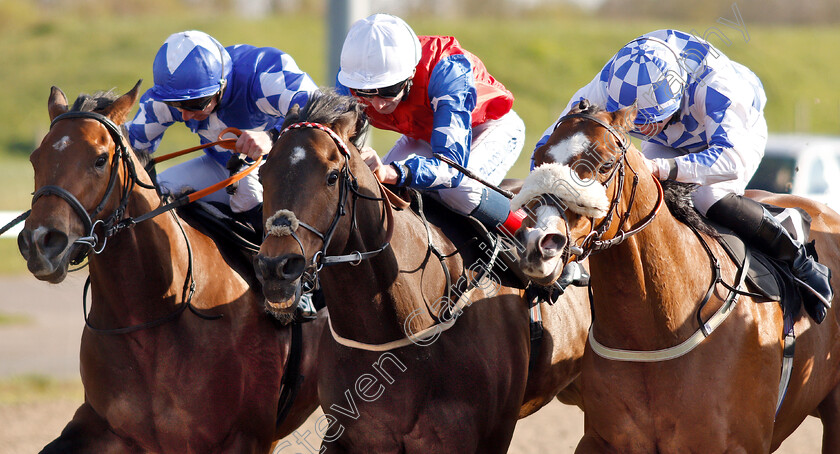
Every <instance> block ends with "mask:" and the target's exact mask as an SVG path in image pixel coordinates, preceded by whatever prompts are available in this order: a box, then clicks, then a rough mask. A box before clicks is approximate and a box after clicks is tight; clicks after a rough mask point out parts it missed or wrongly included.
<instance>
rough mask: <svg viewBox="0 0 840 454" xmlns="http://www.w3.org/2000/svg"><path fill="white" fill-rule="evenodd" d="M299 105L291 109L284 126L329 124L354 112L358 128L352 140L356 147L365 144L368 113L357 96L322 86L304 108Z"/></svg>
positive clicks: (311, 96) (310, 97)
mask: <svg viewBox="0 0 840 454" xmlns="http://www.w3.org/2000/svg"><path fill="white" fill-rule="evenodd" d="M298 107H299V106H297V105H295V106H294V107H292V108H291V109H289V113H288V114H287V115H286V120H285V121H284V122H283V128H285V127H287V126H289V125H291V124H293V123H299V122H302V121H308V122H310V123H320V124H324V125H329V124H333V123H335V122H336V121H337V120H338V119H339V117H341V116H342V115H344V114H346V113H348V112H352V113H354V114H355V115H356V129H355V133H354V134H353V135H351V137H350V141H351V142H352V143H353V145H354V146H356V148H359V147H361V146H362V145H363V144H364V141H365V136H366V134H367V131H368V121H367V115H365V105H364V104H362V103H361V102H359V100H357V99H356V98H354V97H352V96H343V95H340V94H338V92H336V91H335V90H334V89H332V88H321V89H320V90H319V91H316V92H314V93H312V95H310V96H309V102H307V103H306V105H305V106H303V108H300V109H298Z"/></svg>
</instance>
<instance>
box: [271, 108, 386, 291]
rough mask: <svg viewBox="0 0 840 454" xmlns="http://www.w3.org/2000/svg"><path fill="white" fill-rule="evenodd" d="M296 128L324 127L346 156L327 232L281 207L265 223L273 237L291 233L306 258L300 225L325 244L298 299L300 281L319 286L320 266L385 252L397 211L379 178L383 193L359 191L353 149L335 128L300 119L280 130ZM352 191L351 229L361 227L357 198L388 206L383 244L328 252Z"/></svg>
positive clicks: (307, 272)
mask: <svg viewBox="0 0 840 454" xmlns="http://www.w3.org/2000/svg"><path fill="white" fill-rule="evenodd" d="M293 129H298V130H299V129H318V130H321V131H323V132H325V133H327V134H328V135H329V136H330V138H331V139H332V140H333V142H335V144H336V146H337V147H338V149H339V151H340V152H341V154H342V156H343V157H344V165H343V166H342V167H341V170H340V171H339V180H340V181H339V189H338V202H337V206H336V210H335V214H334V215H333V219H332V221H331V222H330V226H329V227H328V228H327V230H326V232H324V233H322V232H320V231H319V230H318V229H317V228H315V227H313V226H312V225H310V224H307V223H306V222H303V221H301V220H300V219H297V217H296V216H295V214H294V213H292V212H291V211H288V210H280V211H278V212H277V213H275V214H274V215H273V216H271V217H270V218H269V219H268V220H267V221H266V226H265V227H266V232H267V233H268V234H269V235H274V236H285V235H289V236H291V237H292V238H294V240H295V241H296V242H297V243H298V246H299V247H300V250H301V254H302V255H303V256H304V258H305V257H306V250H305V248H304V246H303V243H302V242H301V241H300V238H298V236H297V234H296V233H295V230H296V229H297V226H300V227H303V228H304V229H306V230H308V231H310V232H312V233H313V234H315V236H317V237H318V238H320V239H321V243H322V246H321V249H319V250H317V251H315V253H314V254H313V255H312V259H311V262H310V263H309V265H307V267H306V268H305V270H304V273H303V275H301V278H300V280H299V281H298V284H297V289H296V292H295V293H296V295H295V296H296V298H300V293H301V288H300V285H301V284H300V282H301V281H304V280H306V281H308V282H310V283H311V285H313V286H315V285H317V284H316V283H317V280H318V273H319V272H320V271H321V269H322V268H323V267H324V266H328V265H337V264H339V263H349V264H350V265H352V266H356V265H359V264H360V263H361V262H362V260H367V259H369V258H371V257H373V256H375V255H377V254H379V253H380V252H382V251H384V250H385V249H387V248H388V247H389V246H390V243H391V238H392V237H393V234H394V214H393V211H392V208H391V204H390V202H389V201H388V197H387V194H386V191H385V188H384V187H383V186H382V184H381V183H379V180H376V181H377V183H378V184H379V189H380V193H381V194H382V197H371V196H367V195H364V194H362V193H360V192H359V183H358V180H357V178H356V176H355V175H353V172H352V171H351V170H350V149H349V148H348V147H347V144H346V143H344V140H342V139H341V137H339V135H338V134H336V133H335V131H333V130H332V129H330V128H329V127H327V126H325V125H323V124H320V123H311V122H300V123H294V124H291V125H289V126H287V127H286V128H285V129H283V131H281V132H280V136H279V137H282V136H283V134H285V133H287V132H289V131H290V130H293ZM279 137H278V140H279ZM350 193H352V194H353V197H354V203H353V208H352V209H353V212H352V226H351V228H354V229H355V228H358V226H357V224H356V203H355V199H357V198H362V199H366V200H374V201H379V202H383V204H384V206H385V214H386V222H387V224H388V225H387V230H386V233H385V241H384V243H383V244H382V246H380V247H379V248H377V249H374V250H371V251H366V252H361V251H354V252H352V253H351V254H347V255H327V248H328V247H329V245H330V242H331V241H332V237H333V235H334V234H335V230H336V227H337V226H338V222H339V221H340V220H341V217H342V216H344V215H346V214H347V212H346V210H345V205H346V204H347V196H348V194H350ZM278 221H279V222H280V224H277V222H278ZM279 225H282V227H283V228H280V229H278V228H276V227H277V226H279Z"/></svg>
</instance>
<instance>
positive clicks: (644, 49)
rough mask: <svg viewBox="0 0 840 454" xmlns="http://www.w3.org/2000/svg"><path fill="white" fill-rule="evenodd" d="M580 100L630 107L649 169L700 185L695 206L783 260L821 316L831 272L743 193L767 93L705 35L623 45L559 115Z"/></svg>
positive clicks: (758, 144) (763, 127)
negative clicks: (634, 108) (633, 109)
mask: <svg viewBox="0 0 840 454" xmlns="http://www.w3.org/2000/svg"><path fill="white" fill-rule="evenodd" d="M582 99H587V100H589V101H590V102H591V103H593V104H597V105H600V106H604V107H605V108H606V110H607V111H611V112H613V111H616V110H619V109H621V108H624V107H628V106H631V105H633V104H636V106H637V107H638V108H639V113H638V116H637V117H636V120H635V129H634V130H632V131H630V134H631V135H633V136H635V137H638V138H640V139H641V140H642V149H641V151H642V154H644V156H645V157H646V158H648V161H647V164H648V167H649V169H650V171H651V172H652V173H653V175H655V176H656V177H657V178H659V179H660V180H666V179H671V180H676V181H680V182H685V183H694V184H697V185H699V187H698V188H697V190H696V191H695V192H694V194H693V202H694V207H695V208H696V209H697V210H698V211H699V212H700V213H701V214H703V215H705V216H707V217H708V218H709V219H711V220H713V221H715V222H717V223H719V224H722V225H724V226H725V227H728V228H730V229H732V230H734V231H735V232H736V233H738V234H739V235H740V236H741V237H742V238H744V240H745V241H747V242H748V243H750V244H751V245H753V246H754V247H756V248H758V249H759V250H761V251H762V252H764V253H766V254H768V255H769V256H771V257H774V258H776V259H778V260H781V261H784V262H787V263H788V264H789V265H790V266H791V269H792V271H793V274H794V276H796V277H797V278H798V279H799V280H800V281H802V282H803V283H804V284H805V285H806V286H807V287H810V290H812V291H811V292H804V295H803V297H804V300H805V308H806V310H808V313H809V314H810V315H811V317H812V318H813V319H814V320H815V321H817V322H818V323H819V322H821V321H822V320H823V318H825V315H826V308H827V307H828V306H829V304H830V301H831V299H832V297H833V291H832V288H831V284H830V282H829V280H830V278H831V270H829V269H828V267H826V266H825V265H823V264H821V263H818V262H816V261H815V260H814V259H813V257H811V256H809V255H808V254H807V252H806V249H805V246H804V245H803V244H802V243H800V242H798V241H797V240H796V239H794V238H793V237H791V236H790V234H789V233H788V232H787V230H786V229H785V228H784V227H782V225H781V224H780V223H779V222H778V221H777V220H776V218H774V217H773V215H772V214H770V212H768V211H767V210H766V209H765V208H764V207H763V206H762V205H761V204H759V203H758V202H755V201H753V200H751V199H748V198H745V197H743V194H744V189H745V188H746V185H747V182H748V181H749V180H750V178H751V177H752V175H753V173H755V170H756V168H757V167H758V164H759V162H760V161H761V158H762V156H763V155H764V146H765V144H766V143H767V123H766V121H765V119H764V105H765V103H766V101H767V98H766V97H765V94H764V88H763V86H762V84H761V81H760V80H759V79H758V77H757V76H756V75H755V74H753V73H752V72H751V71H750V70H749V69H747V68H746V67H744V66H743V65H741V64H739V63H736V62H734V61H732V60H730V59H729V58H727V57H726V56H725V55H723V54H722V53H721V52H720V51H719V50H718V49H716V48H715V47H713V46H712V45H711V44H709V43H708V42H706V41H704V40H702V39H699V38H697V37H695V36H693V35H690V34H687V33H683V32H681V31H677V30H658V31H655V32H651V33H648V34H645V35H642V36H641V37H639V38H636V39H634V40H633V41H630V42H629V43H628V44H626V45H625V46H624V47H622V48H621V50H619V51H618V53H617V54H615V56H613V57H612V58H611V59H610V60H609V62H607V64H606V66H604V68H603V69H602V70H601V72H600V73H598V75H596V76H595V78H594V79H593V80H592V81H591V82H590V83H589V84H588V85H586V86H584V87H583V88H581V89H580V90H578V92H577V93H575V94H574V96H573V97H572V100H571V101H570V102H569V104H568V106H567V107H566V109H565V111H564V112H563V114H561V117H562V116H563V115H565V114H566V113H567V112H569V111H570V110H571V108H572V107H573V106H574V105H575V104H577V103H578V102H579V101H580V100H582ZM552 129H553V125H552V127H550V128H549V129H548V130H547V131H546V132H545V134H544V135H543V137H542V139H541V140H540V141H539V142H538V143H537V147H540V146H541V145H542V144H544V143H545V142H546V140H547V139H548V136H549V135H550V134H551V132H552ZM532 166H533V161H532Z"/></svg>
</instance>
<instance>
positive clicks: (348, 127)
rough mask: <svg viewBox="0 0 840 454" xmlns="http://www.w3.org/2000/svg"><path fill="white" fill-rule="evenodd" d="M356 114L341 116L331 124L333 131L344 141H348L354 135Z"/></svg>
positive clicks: (350, 113)
mask: <svg viewBox="0 0 840 454" xmlns="http://www.w3.org/2000/svg"><path fill="white" fill-rule="evenodd" d="M356 119H357V115H356V112H352V111H351V112H346V113H343V114H341V115H340V116H339V117H338V119H337V120H336V121H335V122H334V123H333V125H332V126H333V127H332V129H333V131H335V133H336V134H338V136H339V137H341V138H342V139H344V140H345V141H349V140H350V139H351V138H352V137H353V136H354V135H355V134H356Z"/></svg>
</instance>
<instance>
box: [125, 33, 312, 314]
mask: <svg viewBox="0 0 840 454" xmlns="http://www.w3.org/2000/svg"><path fill="white" fill-rule="evenodd" d="M152 72H153V73H154V80H155V85H154V86H153V87H152V88H150V89H149V90H147V91H146V93H145V94H143V96H142V97H141V98H140V109H139V110H138V111H137V114H136V115H135V117H134V119H133V120H132V121H131V122H129V123H128V124H127V125H126V127H127V128H128V137H129V140H130V141H131V146H132V147H134V148H135V149H138V150H145V151H148V152H154V151H155V150H157V148H158V146H159V145H160V141H161V139H162V138H163V134H164V132H166V128H168V127H170V126H172V125H173V124H175V122H181V123H184V124H185V125H186V126H187V128H189V129H190V131H192V132H194V133H196V134H198V136H199V139H200V141H201V143H202V144H206V143H210V142H213V141H216V140H217V139H218V135H219V133H220V132H221V131H222V130H224V129H225V128H228V127H235V128H238V129H240V130H242V135H241V136H240V137H239V139H237V141H236V151H237V152H238V153H241V154H243V155H245V156H247V157H248V158H250V159H257V158H258V157H259V156H261V155H264V154H266V153H268V152H269V151H270V150H271V147H272V144H273V140H272V139H273V138H275V137H276V135H277V134H279V131H280V130H281V129H282V126H283V120H284V119H285V116H286V112H288V110H289V108H290V107H291V106H293V105H295V104H298V105H300V106H303V105H305V104H306V102H307V101H308V100H309V96H310V95H311V93H312V92H314V91H315V90H317V88H318V87H317V85H316V84H315V82H313V80H312V79H311V78H310V77H309V76H308V75H307V74H306V73H304V72H303V71H301V70H300V69H299V68H298V66H297V64H296V63H295V61H294V60H293V59H292V57H291V56H289V55H288V54H286V53H284V52H282V51H280V50H278V49H274V48H271V47H254V46H249V45H246V44H237V45H235V46H231V47H228V48H225V47H222V45H221V44H220V43H219V42H218V41H216V40H215V39H214V38H213V37H211V36H210V35H208V34H206V33H203V32H200V31H194V30H193V31H185V32H180V33H175V34H173V35H171V36H169V38H167V39H166V41H165V42H164V43H163V46H162V47H161V48H160V50H159V51H158V53H157V55H156V56H155V60H154V64H153V66H152ZM204 153H205V154H204V155H202V156H200V157H198V158H194V159H191V160H189V161H186V162H183V163H181V164H178V165H175V166H173V167H170V168H168V169H166V170H164V171H163V172H161V173H160V175H159V176H158V182H159V184H160V187H161V189H162V191H163V192H176V193H177V192H182V191H183V190H185V189H201V188H205V187H208V186H212V185H214V184H216V183H218V182H220V181H222V180H224V179H225V178H227V177H228V176H229V175H230V172H229V170H228V169H227V168H226V165H227V163H228V161H229V160H230V159H231V157H233V153H231V152H229V151H227V150H224V149H221V148H217V147H210V148H205V149H204ZM203 200H205V201H209V202H220V203H223V204H225V205H228V206H230V208H231V210H232V211H233V213H234V214H235V216H237V217H241V218H243V219H244V220H245V221H246V222H248V223H249V224H251V225H252V226H253V227H254V228H255V230H257V232H261V231H262V185H261V184H260V182H259V180H258V178H257V172H251V173H250V174H248V175H247V176H245V177H244V178H243V179H241V180H240V181H239V184H238V186H237V188H236V190H235V192H234V193H233V194H232V195H229V194H228V192H227V191H226V190H224V189H221V190H219V191H216V192H214V193H212V194H210V195H207V196H205V197H204V198H203ZM300 307H301V310H302V312H303V316H304V317H307V318H312V317H314V316H315V313H316V310H315V308H314V306H313V305H312V302H311V294H308V293H307V294H305V295H303V297H302V298H301V300H300Z"/></svg>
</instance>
